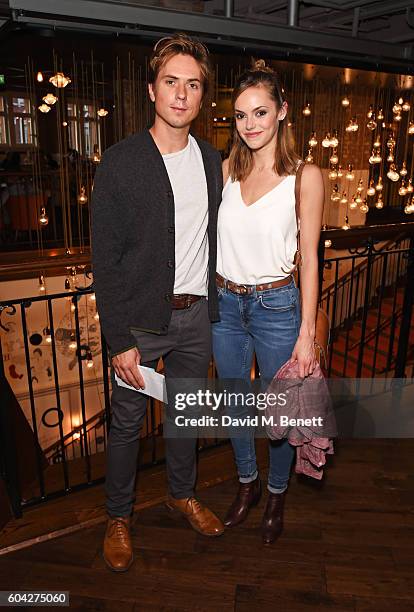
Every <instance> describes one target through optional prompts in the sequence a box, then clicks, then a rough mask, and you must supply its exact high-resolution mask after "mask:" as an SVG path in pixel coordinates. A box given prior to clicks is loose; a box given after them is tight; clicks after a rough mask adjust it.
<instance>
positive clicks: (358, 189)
mask: <svg viewBox="0 0 414 612" xmlns="http://www.w3.org/2000/svg"><path fill="white" fill-rule="evenodd" d="M363 191H364V182H363V180H362V179H359V181H358V187H357V192H358V193H362V192H363Z"/></svg>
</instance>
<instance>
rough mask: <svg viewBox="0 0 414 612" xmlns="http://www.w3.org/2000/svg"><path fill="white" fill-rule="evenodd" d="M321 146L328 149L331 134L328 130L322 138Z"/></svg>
mask: <svg viewBox="0 0 414 612" xmlns="http://www.w3.org/2000/svg"><path fill="white" fill-rule="evenodd" d="M322 146H323V148H324V149H328V148H329V147H330V146H331V135H330V133H329V132H326V134H325V138H324V139H323V140H322Z"/></svg>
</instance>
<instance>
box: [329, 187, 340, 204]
mask: <svg viewBox="0 0 414 612" xmlns="http://www.w3.org/2000/svg"><path fill="white" fill-rule="evenodd" d="M340 199H341V195H340V193H339V187H338V185H335V187H334V188H333V189H332V193H331V200H332V202H339V200H340Z"/></svg>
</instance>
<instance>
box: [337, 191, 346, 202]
mask: <svg viewBox="0 0 414 612" xmlns="http://www.w3.org/2000/svg"><path fill="white" fill-rule="evenodd" d="M339 202H340V204H348V198H347V196H346V191H343V192H342V196H341V199H340V201H339Z"/></svg>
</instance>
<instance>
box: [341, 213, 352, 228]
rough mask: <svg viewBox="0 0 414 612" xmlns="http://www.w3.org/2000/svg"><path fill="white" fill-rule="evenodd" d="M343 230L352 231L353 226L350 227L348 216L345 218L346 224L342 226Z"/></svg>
mask: <svg viewBox="0 0 414 612" xmlns="http://www.w3.org/2000/svg"><path fill="white" fill-rule="evenodd" d="M342 229H343V230H349V229H351V226H350V225H349V219H348V215H346V216H345V223H344V224H343V226H342Z"/></svg>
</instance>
